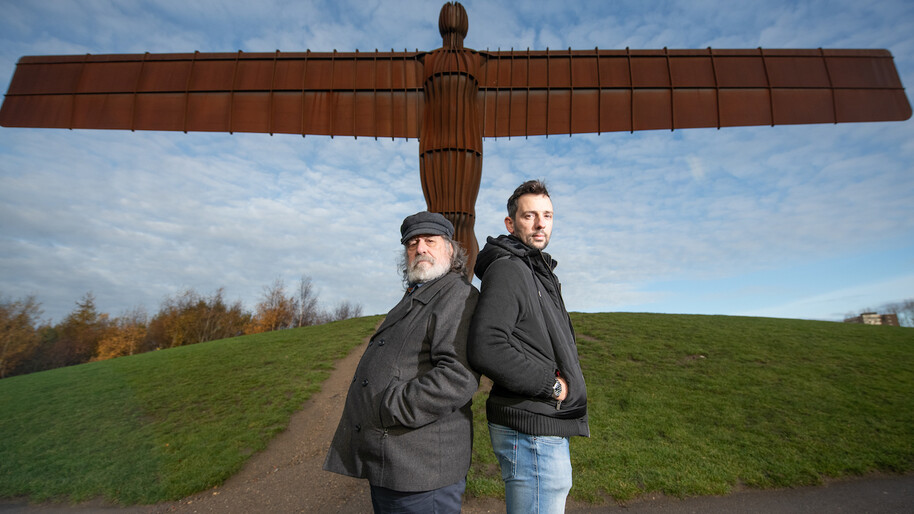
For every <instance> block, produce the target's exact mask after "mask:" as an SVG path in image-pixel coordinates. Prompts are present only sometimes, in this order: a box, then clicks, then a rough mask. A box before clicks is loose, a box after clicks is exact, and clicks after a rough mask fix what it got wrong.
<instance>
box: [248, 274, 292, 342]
mask: <svg viewBox="0 0 914 514" xmlns="http://www.w3.org/2000/svg"><path fill="white" fill-rule="evenodd" d="M285 289H286V288H285V284H284V283H283V281H282V279H276V280H275V281H274V282H273V285H272V286H270V287H264V288H263V297H262V299H261V301H260V303H258V304H257V306H256V307H255V312H254V315H253V317H252V318H251V321H250V322H249V323H248V324H247V325H246V326H245V333H247V334H259V333H261V332H271V331H273V330H279V329H283V328H291V327H293V326H294V325H295V322H296V312H297V311H298V307H297V303H298V302H297V301H296V298H295V297H294V296H286V290H285Z"/></svg>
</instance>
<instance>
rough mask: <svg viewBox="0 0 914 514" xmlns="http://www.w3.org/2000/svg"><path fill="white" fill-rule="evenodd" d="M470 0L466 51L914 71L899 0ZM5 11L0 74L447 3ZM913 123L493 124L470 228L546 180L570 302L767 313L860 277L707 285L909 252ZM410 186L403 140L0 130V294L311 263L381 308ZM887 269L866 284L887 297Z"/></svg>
mask: <svg viewBox="0 0 914 514" xmlns="http://www.w3.org/2000/svg"><path fill="white" fill-rule="evenodd" d="M464 5H465V6H466V8H467V11H468V14H469V20H470V31H469V34H468V36H467V40H466V44H467V46H470V47H474V48H479V49H484V48H490V49H493V50H494V49H496V48H502V49H504V50H507V49H509V48H512V47H513V48H515V49H526V48H527V47H530V48H533V49H544V48H545V47H546V46H549V47H550V48H567V47H569V46H571V47H574V48H593V47H595V46H599V47H600V48H624V47H625V46H630V47H632V48H660V47H663V46H669V47H670V48H703V47H706V46H708V45H711V46H714V47H718V48H721V47H737V48H739V47H749V48H752V47H755V46H758V45H763V46H766V47H790V46H800V47H813V48H815V47H818V46H825V47H831V46H845V44H846V46H862V47H869V46H877V47H887V48H890V49H891V50H892V51H893V53H894V54H895V57H896V64H897V66H898V68H899V70H900V72H901V74H902V80H903V81H904V83H905V84H910V83H914V36H911V34H914V15H912V7H911V6H910V5H908V3H906V2H903V1H899V2H881V3H879V4H875V5H867V4H860V3H853V2H849V1H847V2H813V3H806V4H801V5H800V6H799V7H797V6H795V5H794V3H793V2H774V3H770V2H769V3H766V4H758V5H755V4H750V5H735V4H732V3H727V2H718V1H712V0H705V1H701V2H695V1H691V2H666V3H664V4H663V5H662V6H661V7H657V6H649V5H648V4H643V3H641V2H614V3H609V2H591V3H571V4H567V3H566V4H562V3H551V4H548V5H545V6H544V5H543V4H542V3H541V2H481V1H480V2H477V1H475V0H468V1H467V2H464ZM3 7H4V13H5V14H7V16H6V17H5V18H4V19H3V20H0V81H2V80H3V79H6V80H7V81H8V80H9V77H11V75H12V69H13V67H14V63H15V61H16V59H18V58H19V56H21V55H35V54H61V53H77V54H78V53H86V52H91V53H105V52H143V51H147V50H148V51H152V52H190V51H193V50H201V51H222V52H231V51H235V50H238V49H243V50H244V51H265V52H272V51H274V50H276V49H280V50H282V51H284V52H285V51H289V52H291V51H303V50H305V49H311V50H314V51H328V50H332V49H337V50H339V51H351V50H354V49H356V48H358V49H360V50H361V51H367V52H370V51H373V50H374V49H375V48H378V49H379V50H382V51H384V50H389V49H390V48H395V49H396V50H402V49H404V48H407V49H409V50H413V49H420V50H430V49H433V48H435V47H437V46H438V45H440V42H441V39H440V35H439V34H438V31H437V16H438V10H439V8H440V5H439V4H430V3H428V2H419V1H415V2H408V3H390V2H382V1H376V2H355V1H352V2H342V3H334V2H319V1H314V2H295V1H293V2H280V1H273V2H247V3H244V2H229V3H225V2H206V3H190V4H189V3H187V2H178V1H148V2H134V3H121V2H92V1H87V0H74V1H68V2H59V1H56V2H55V1H52V2H37V3H34V2H33V3H21V2H6V3H4V4H3ZM909 29H910V30H909ZM912 141H914V128H912V122H910V121H908V122H903V123H891V124H888V123H887V124H881V123H880V124H858V125H839V126H832V125H823V126H804V127H774V128H771V127H759V128H740V129H724V130H719V131H718V130H714V129H709V130H691V131H677V132H674V133H670V132H668V131H654V132H643V133H635V134H628V133H611V134H603V135H601V136H596V135H593V136H589V135H588V136H575V137H572V138H568V137H567V136H565V137H561V136H560V137H550V138H548V139H546V138H531V139H529V140H528V139H524V138H513V139H511V140H486V141H485V143H484V144H485V156H484V172H483V181H482V187H481V190H480V194H479V198H478V200H477V205H476V211H477V225H476V234H477V238H478V239H479V241H480V243H481V244H483V243H484V241H485V237H486V236H487V235H495V234H498V233H503V232H504V226H503V223H502V219H503V217H504V216H505V206H504V203H505V201H506V199H507V197H508V195H510V193H511V192H512V191H513V189H514V187H516V186H517V185H518V184H519V183H520V182H522V181H523V180H525V179H527V178H534V177H536V178H545V179H546V180H547V182H548V183H549V184H550V188H551V190H552V193H553V197H554V198H553V199H554V203H555V205H556V210H557V218H556V232H555V236H554V238H553V244H552V245H551V246H550V249H549V250H550V251H551V252H552V253H553V254H554V255H555V256H556V258H557V259H558V260H559V262H560V263H561V264H560V267H559V269H558V271H559V275H560V277H561V278H562V280H563V283H564V284H565V294H566V300H567V303H568V305H569V307H570V308H572V309H576V310H587V311H594V310H629V309H631V308H636V309H639V310H651V309H657V310H663V311H678V312H708V311H712V312H718V311H719V310H721V309H723V307H720V305H722V303H721V301H720V298H727V301H728V303H729V305H730V307H729V310H727V311H726V312H725V313H728V312H732V313H740V312H759V313H769V314H766V315H779V314H778V313H781V315H782V314H783V313H784V312H795V311H797V310H799V306H798V304H797V303H796V302H800V303H803V302H808V301H807V300H805V298H815V297H816V296H817V294H821V295H826V296H828V297H829V298H839V297H842V296H841V295H835V294H832V293H830V291H836V290H844V289H850V285H852V284H853V282H852V281H850V280H849V279H847V278H846V276H841V273H839V272H837V271H834V270H832V271H830V272H829V273H828V274H824V275H823V276H822V282H823V283H822V284H817V285H816V287H817V288H818V289H817V290H816V291H819V292H818V293H815V292H814V293H811V292H810V291H809V290H804V291H797V290H795V289H794V288H792V287H790V283H789V282H776V283H771V284H768V283H765V284H759V283H747V284H746V285H745V286H744V287H739V288H731V289H719V290H712V289H709V290H707V291H705V290H703V289H702V288H703V287H709V288H711V287H719V285H720V282H721V281H728V280H737V278H738V277H751V276H752V275H753V274H754V273H768V272H771V273H772V275H766V279H767V280H772V278H771V277H772V276H774V277H777V270H778V269H781V268H785V269H786V268H790V267H792V266H797V265H799V264H803V263H811V262H817V261H818V260H821V259H825V258H828V257H829V256H834V255H844V254H847V253H849V252H858V251H860V250H861V249H872V250H873V251H874V252H884V253H886V254H893V255H894V254H898V253H899V252H900V253H904V252H906V251H909V250H907V249H906V248H907V247H906V246H904V245H900V244H898V243H897V242H898V241H904V240H908V241H909V240H911V238H912V235H914V216H912V215H911V209H912V207H911V202H910V198H911V197H912V196H914V176H912V174H911V164H910V163H911V162H914V142H912ZM424 206H425V203H424V200H423V197H422V193H421V189H420V187H419V177H418V143H417V142H416V141H415V140H410V141H402V140H397V141H390V140H379V141H375V140H374V139H372V138H368V139H365V138H360V139H358V140H354V139H352V138H340V137H337V138H334V139H329V138H325V137H310V136H309V137H307V138H304V139H303V138H301V137H299V136H288V135H276V136H272V137H271V136H269V135H259V134H235V135H227V134H181V133H177V134H172V133H155V132H152V133H129V132H106V131H72V132H71V131H54V130H49V131H45V130H20V129H7V128H4V129H0V295H2V296H5V297H9V296H12V297H18V296H22V295H25V294H32V293H34V294H36V295H37V296H38V298H39V300H40V301H41V302H42V303H43V304H44V307H45V310H46V312H47V313H48V315H49V316H52V317H55V318H57V319H59V318H60V317H62V315H63V314H65V313H67V312H69V311H70V310H72V307H73V305H74V302H75V301H76V300H78V299H79V298H80V297H81V296H82V295H83V294H85V293H86V292H88V291H92V292H93V293H94V294H95V295H96V297H97V299H98V304H99V306H100V307H101V308H102V309H104V310H106V311H109V312H112V313H114V314H117V313H119V312H121V311H123V310H126V309H129V308H131V307H134V306H136V305H138V304H142V305H145V306H146V307H147V308H148V309H149V310H151V311H154V310H155V309H156V308H157V307H158V303H159V302H160V301H161V300H162V299H163V298H164V297H166V296H168V295H171V294H174V293H176V292H178V291H179V290H180V289H182V288H185V287H193V288H196V289H197V290H198V291H199V292H201V293H207V294H208V293H211V292H213V291H215V289H216V288H218V287H225V288H226V297H227V298H228V299H230V300H233V299H241V300H243V301H244V302H245V303H246V304H247V305H248V306H252V305H253V304H254V302H256V301H257V300H258V298H259V295H260V294H261V291H262V287H263V286H265V285H269V284H270V283H271V282H272V281H273V280H274V279H275V278H282V279H284V280H285V282H286V284H287V285H288V286H292V285H293V284H294V282H295V281H297V279H298V277H300V276H301V275H303V274H305V275H310V276H311V277H312V278H313V279H314V282H315V286H316V287H317V288H318V290H319V293H320V295H321V298H322V299H323V300H325V302H326V303H327V304H332V303H335V302H338V301H341V300H354V301H358V302H361V303H362V304H363V305H364V306H365V311H366V313H383V312H385V311H386V310H387V309H388V308H389V307H390V306H391V305H393V304H394V302H395V301H396V299H397V297H398V296H399V291H400V283H399V278H398V276H397V272H396V269H395V266H396V259H397V254H398V251H399V247H398V245H397V240H398V238H397V230H398V228H399V224H400V221H401V220H402V218H403V217H404V216H406V215H408V214H411V213H412V212H415V211H417V210H420V209H423V208H424ZM899 246H901V247H902V249H901V250H899ZM809 273H814V272H813V271H810V272H809ZM886 273H889V271H887V272H886ZM892 273H896V274H897V272H896V271H892ZM890 277H891V276H886V277H884V280H883V279H879V278H873V277H870V278H869V279H868V281H869V282H872V283H875V284H879V287H880V289H879V290H881V291H883V293H882V294H884V295H887V296H888V295H890V294H895V290H894V289H891V288H889V287H888V286H887V284H889V283H891V282H892V279H891V278H890ZM746 280H749V279H746ZM693 281H694V282H693ZM702 281H704V282H702ZM686 282H687V283H689V287H690V289H689V291H682V290H679V289H678V288H677V287H675V286H673V285H671V284H674V283H686ZM849 284H850V285H849ZM810 287H812V286H810ZM860 287H862V286H860ZM754 297H760V300H759V301H764V302H767V303H765V304H764V305H762V304H760V303H759V301H753V298H754ZM843 298H844V299H845V301H848V302H850V301H851V299H852V298H850V297H849V296H847V295H844V296H843ZM897 299H898V298H886V301H894V300H897ZM724 303H727V302H724ZM835 303H836V304H837V302H835ZM875 303H883V302H875ZM770 306H776V307H770ZM857 307H859V306H858V305H857V304H853V305H847V306H846V307H843V308H837V307H835V309H837V311H841V310H843V309H848V310H850V309H854V308H857ZM779 309H780V310H779Z"/></svg>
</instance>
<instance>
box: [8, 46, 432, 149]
mask: <svg viewBox="0 0 914 514" xmlns="http://www.w3.org/2000/svg"><path fill="white" fill-rule="evenodd" d="M422 55H423V54H422V53H420V52H377V51H376V52H374V53H359V52H358V51H356V52H354V53H339V52H335V51H334V52H322V53H316V52H304V53H280V52H279V51H276V52H275V53H242V52H238V53H199V52H196V53H193V54H149V53H147V54H144V55H139V54H134V55H85V56H41V57H23V58H21V59H20V60H19V63H18V64H17V66H16V72H15V74H14V75H13V79H12V81H11V83H10V87H9V91H8V92H7V94H6V98H5V100H4V103H3V107H2V109H0V124H2V125H3V126H7V127H46V128H69V129H73V128H86V129H128V130H166V131H184V132H187V131H217V132H263V133H270V134H273V133H291V134H302V135H305V134H321V135H329V136H334V135H345V136H372V137H392V138H393V137H406V138H410V137H418V136H419V117H420V115H421V104H422V80H423V74H422V63H421V56H422Z"/></svg>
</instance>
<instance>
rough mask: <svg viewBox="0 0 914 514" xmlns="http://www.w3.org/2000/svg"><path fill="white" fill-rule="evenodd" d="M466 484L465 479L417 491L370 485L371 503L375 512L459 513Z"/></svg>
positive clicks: (405, 513) (394, 513)
mask: <svg viewBox="0 0 914 514" xmlns="http://www.w3.org/2000/svg"><path fill="white" fill-rule="evenodd" d="M466 486H467V481H466V479H463V480H461V481H460V482H457V483H456V484H452V485H448V486H445V487H441V488H439V489H433V490H431V491H422V492H418V493H407V492H403V491H394V490H393V489H387V488H384V487H377V486H371V505H372V507H374V511H375V514H450V513H453V514H460V505H461V503H462V500H463V491H464V489H466Z"/></svg>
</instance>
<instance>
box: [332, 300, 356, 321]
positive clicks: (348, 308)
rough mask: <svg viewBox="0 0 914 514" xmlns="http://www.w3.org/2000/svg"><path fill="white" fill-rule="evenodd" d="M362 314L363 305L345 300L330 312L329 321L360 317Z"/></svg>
mask: <svg viewBox="0 0 914 514" xmlns="http://www.w3.org/2000/svg"><path fill="white" fill-rule="evenodd" d="M361 315H362V305H361V304H358V303H350V302H349V300H345V301H342V302H340V303H339V304H337V306H336V308H334V309H333V311H332V312H330V313H329V314H328V319H327V321H328V322H329V321H342V320H344V319H350V318H358V317H359V316H361Z"/></svg>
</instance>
